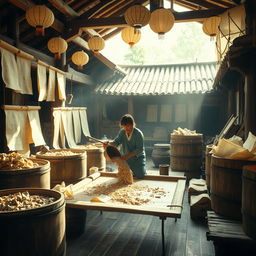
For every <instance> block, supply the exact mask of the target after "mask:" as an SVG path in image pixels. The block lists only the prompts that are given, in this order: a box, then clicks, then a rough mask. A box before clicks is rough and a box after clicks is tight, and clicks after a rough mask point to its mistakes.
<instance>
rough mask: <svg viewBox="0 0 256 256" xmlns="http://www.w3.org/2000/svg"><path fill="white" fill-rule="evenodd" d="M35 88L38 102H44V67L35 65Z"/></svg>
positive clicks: (45, 85) (45, 82)
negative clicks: (36, 88)
mask: <svg viewBox="0 0 256 256" xmlns="http://www.w3.org/2000/svg"><path fill="white" fill-rule="evenodd" d="M37 87H38V94H39V97H38V101H43V100H46V96H47V77H46V67H45V66H44V65H41V64H39V63H37Z"/></svg>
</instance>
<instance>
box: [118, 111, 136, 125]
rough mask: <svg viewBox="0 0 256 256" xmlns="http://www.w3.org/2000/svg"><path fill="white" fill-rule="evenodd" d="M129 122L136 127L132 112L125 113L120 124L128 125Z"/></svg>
mask: <svg viewBox="0 0 256 256" xmlns="http://www.w3.org/2000/svg"><path fill="white" fill-rule="evenodd" d="M127 124H131V125H133V126H134V127H135V125H136V124H135V121H134V118H133V117H132V115H130V114H125V115H123V116H122V117H121V120H120V125H121V126H122V125H127Z"/></svg>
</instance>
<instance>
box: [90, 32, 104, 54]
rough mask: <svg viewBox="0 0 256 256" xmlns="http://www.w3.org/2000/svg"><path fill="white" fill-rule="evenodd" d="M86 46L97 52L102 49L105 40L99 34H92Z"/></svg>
mask: <svg viewBox="0 0 256 256" xmlns="http://www.w3.org/2000/svg"><path fill="white" fill-rule="evenodd" d="M88 46H89V48H90V50H91V51H93V52H96V53H97V52H99V51H101V50H103V49H104V47H105V41H104V39H103V38H101V37H100V36H93V37H91V38H90V39H89V40H88Z"/></svg>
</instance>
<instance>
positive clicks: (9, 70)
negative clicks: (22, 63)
mask: <svg viewBox="0 0 256 256" xmlns="http://www.w3.org/2000/svg"><path fill="white" fill-rule="evenodd" d="M0 50H1V65H2V77H3V81H4V83H5V86H6V87H7V88H10V89H13V90H15V91H17V92H20V85H19V79H18V75H17V74H18V69H17V62H16V59H15V54H13V53H12V52H9V51H7V50H5V49H3V48H1V47H0Z"/></svg>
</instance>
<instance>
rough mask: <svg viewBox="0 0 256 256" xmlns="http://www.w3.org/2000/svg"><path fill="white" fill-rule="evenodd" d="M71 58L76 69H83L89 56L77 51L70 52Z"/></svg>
mask: <svg viewBox="0 0 256 256" xmlns="http://www.w3.org/2000/svg"><path fill="white" fill-rule="evenodd" d="M71 60H72V62H73V63H74V64H76V65H77V69H80V70H81V69H83V66H84V65H85V64H87V63H88V61H89V56H88V54H87V53H85V52H84V51H77V52H75V53H73V54H72V57H71Z"/></svg>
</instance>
